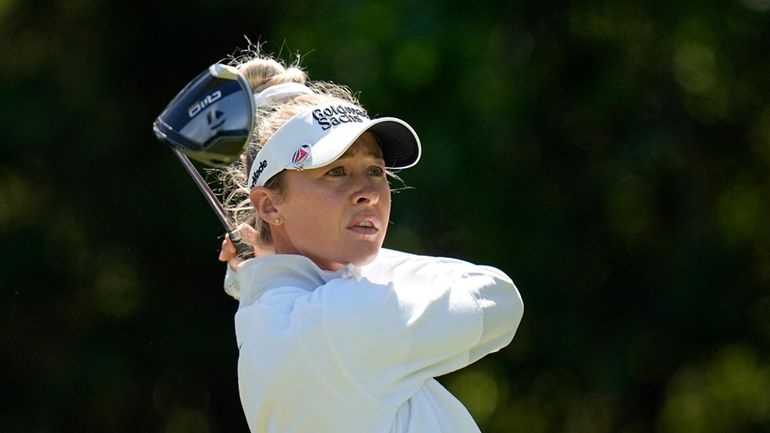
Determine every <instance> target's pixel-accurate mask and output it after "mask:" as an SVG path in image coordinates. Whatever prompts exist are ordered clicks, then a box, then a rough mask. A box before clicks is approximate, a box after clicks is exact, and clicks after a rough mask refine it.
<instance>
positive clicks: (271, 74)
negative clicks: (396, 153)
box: [219, 45, 363, 246]
mask: <svg viewBox="0 0 770 433" xmlns="http://www.w3.org/2000/svg"><path fill="white" fill-rule="evenodd" d="M230 65H232V66H235V67H236V68H237V69H238V70H239V71H240V72H241V73H242V74H243V76H244V77H246V79H247V81H248V82H249V86H250V87H251V89H252V91H253V92H254V93H255V94H257V93H259V92H262V91H263V90H265V89H267V88H269V87H270V86H274V85H276V84H281V83H289V82H294V83H301V84H305V85H306V86H307V87H308V88H310V89H311V90H312V91H313V93H312V94H300V95H297V96H295V97H289V98H288V99H284V100H280V101H277V102H271V104H270V105H268V106H264V107H258V109H257V111H256V113H255V119H254V131H253V132H252V136H251V140H250V143H249V145H248V148H247V150H246V151H245V152H244V153H243V154H242V155H241V157H240V159H239V160H238V161H236V162H234V163H233V164H231V165H230V166H228V167H225V168H223V169H220V171H219V181H220V183H221V185H222V204H223V205H224V207H225V210H226V211H227V212H228V214H229V215H230V219H231V220H232V221H233V222H234V223H235V224H236V225H240V224H242V223H247V224H250V225H251V226H253V227H254V228H255V229H256V231H257V236H258V238H257V242H258V243H259V244H260V245H261V246H270V245H272V243H273V239H272V235H271V233H270V225H269V224H267V223H266V222H264V221H262V219H261V218H259V216H258V215H257V213H256V211H255V209H254V207H253V206H252V205H251V202H250V201H249V193H250V191H251V190H250V188H249V187H248V182H247V179H248V173H249V169H250V168H251V164H252V162H253V160H254V158H255V157H256V155H257V152H259V151H260V150H261V149H262V146H264V145H265V143H266V142H267V140H268V139H269V138H270V137H271V136H272V135H273V133H275V131H277V130H278V128H280V127H281V126H283V124H284V123H286V122H287V121H288V120H289V119H291V118H292V117H294V116H295V115H297V114H299V113H302V112H304V111H305V110H307V109H309V108H310V107H313V106H315V105H318V104H322V103H326V102H329V103H334V102H341V101H342V102H347V103H352V104H355V105H356V106H358V107H359V108H361V109H362V110H363V108H362V107H361V106H360V104H359V102H358V100H357V98H356V97H355V96H354V95H353V93H352V92H351V91H350V89H348V88H347V87H345V86H341V85H337V84H333V83H329V82H322V81H315V82H313V81H308V76H307V74H306V73H305V72H304V71H303V70H302V69H301V68H300V67H299V58H298V59H297V60H296V61H295V63H294V64H292V65H290V66H287V65H285V64H284V63H282V62H281V61H280V60H276V59H274V58H272V57H270V56H268V55H264V54H262V53H260V49H259V46H253V45H252V46H250V47H249V48H248V49H247V50H245V51H244V52H243V53H242V54H241V55H240V56H238V57H233V58H232V59H231V61H230ZM282 174H283V172H281V173H278V174H277V175H276V176H274V177H273V178H271V179H270V180H269V181H268V182H267V184H266V185H265V186H266V187H267V188H270V189H273V190H275V191H277V192H278V194H279V197H280V195H281V193H282V192H283V188H284V185H283V182H282V179H283V176H282Z"/></svg>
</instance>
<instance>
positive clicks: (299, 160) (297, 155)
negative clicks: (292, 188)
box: [291, 144, 310, 170]
mask: <svg viewBox="0 0 770 433" xmlns="http://www.w3.org/2000/svg"><path fill="white" fill-rule="evenodd" d="M309 156H310V145H309V144H303V145H302V146H300V147H299V148H298V149H297V150H295V151H294V156H293V157H292V158H291V164H292V165H293V166H294V168H296V169H298V170H301V169H302V165H303V164H305V160H306V159H307V158H308V157H309Z"/></svg>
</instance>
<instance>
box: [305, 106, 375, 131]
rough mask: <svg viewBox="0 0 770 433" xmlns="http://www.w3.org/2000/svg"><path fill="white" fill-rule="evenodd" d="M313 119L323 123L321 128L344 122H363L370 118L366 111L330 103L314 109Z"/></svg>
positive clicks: (325, 128) (320, 123)
mask: <svg viewBox="0 0 770 433" xmlns="http://www.w3.org/2000/svg"><path fill="white" fill-rule="evenodd" d="M313 119H315V120H316V122H318V124H319V125H321V129H323V130H324V131H326V130H327V129H329V128H331V127H334V126H337V125H341V124H343V123H351V122H355V123H363V122H364V121H366V120H369V116H367V115H366V111H364V110H362V109H360V108H357V107H353V106H349V105H330V106H328V107H325V108H317V109H315V110H313Z"/></svg>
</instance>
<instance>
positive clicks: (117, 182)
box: [0, 0, 770, 433]
mask: <svg viewBox="0 0 770 433" xmlns="http://www.w3.org/2000/svg"><path fill="white" fill-rule="evenodd" d="M244 36H247V37H249V38H250V39H251V40H252V41H254V42H257V41H263V42H265V44H264V49H265V51H267V52H272V53H274V54H279V55H281V57H283V58H284V59H286V60H287V61H292V60H294V59H295V57H296V55H297V54H299V55H301V57H302V64H303V65H304V66H305V67H306V68H307V70H308V72H309V73H310V76H311V79H320V80H330V81H335V82H339V83H343V84H347V85H349V86H350V87H351V88H353V89H354V90H355V91H360V92H361V100H362V102H363V103H364V105H365V106H366V107H367V108H368V109H369V111H370V113H373V114H376V115H395V116H399V117H402V118H404V119H406V120H407V121H409V122H410V123H411V124H412V125H414V126H415V128H416V129H417V131H418V133H419V134H420V136H421V138H422V141H423V146H424V153H423V160H422V162H421V163H420V165H419V166H417V167H416V168H414V169H411V170H408V171H405V172H403V173H402V177H403V178H404V180H405V182H406V183H407V185H409V186H411V187H413V189H410V190H406V191H402V192H400V193H398V194H397V195H396V196H395V198H394V211H393V216H392V220H393V223H392V225H391V227H390V232H389V238H388V240H387V241H386V245H387V246H389V247H393V248H400V249H405V250H408V251H412V252H417V253H427V254H433V255H445V256H452V257H459V258H463V259H467V260H471V261H474V262H480V263H488V264H492V265H495V266H497V267H499V268H501V269H503V270H505V271H506V272H507V273H508V274H509V275H511V276H512V278H513V279H514V281H515V282H516V283H517V285H518V286H519V288H520V291H521V293H522V295H523V297H524V300H525V304H526V312H525V317H524V321H523V323H522V325H521V327H520V329H519V332H518V334H517V337H516V339H515V340H514V342H513V344H512V345H511V346H509V347H508V348H506V349H504V350H503V351H501V352H500V353H498V354H495V355H493V356H491V357H488V358H486V359H484V360H482V361H480V362H479V363H477V364H476V365H473V366H471V367H469V368H466V369H464V370H462V371H460V372H458V373H455V374H452V375H449V376H446V377H443V378H441V381H442V382H443V383H445V384H446V385H447V386H448V387H449V388H450V389H451V390H452V391H453V392H454V393H455V394H456V395H457V396H458V397H459V398H460V399H461V400H462V401H463V402H464V403H465V404H466V406H467V407H468V408H469V409H470V411H471V413H472V414H473V416H474V417H475V419H476V420H477V422H478V423H479V424H480V426H481V428H482V430H483V431H484V432H485V433H507V432H524V433H540V432H569V433H588V432H594V433H610V432H613V433H614V432H620V433H647V432H660V433H690V432H692V433H695V432H731V433H735V432H769V431H770V358H769V357H768V355H770V242H769V241H770V226H768V224H767V220H768V217H770V202H769V201H768V198H769V197H770V176H769V175H768V166H769V164H770V98H768V96H770V79H768V77H770V60H769V59H770V0H740V1H738V0H735V1H721V2H697V1H692V0H685V1H673V2H656V1H640V2H633V1H632V2H622V1H610V0H605V1H600V0H594V1H591V0H589V1H581V2H576V1H575V2H555V1H544V2H535V1H529V2H525V1H509V2H503V1H486V0H480V1H475V2H472V3H468V2H460V1H444V2H416V1H407V0H389V1H385V0H371V1H336V2H331V1H324V0H316V1H312V2H311V1H307V0H297V1H295V2H291V3H287V2H278V1H276V0H264V1H259V2H257V1H246V0H219V1H213V0H192V1H187V2H178V1H165V2H160V1H144V2H142V1H139V2H137V1H126V0H113V1H109V2H108V1H107V0H69V1H67V0H0V131H2V139H1V140H0V145H1V146H2V150H3V155H2V159H0V245H2V260H1V261H0V285H1V290H0V372H1V373H0V378H1V380H2V383H0V431H1V432H137V431H141V432H166V433H177V432H180V433H181V432H191V433H198V432H200V433H208V432H212V433H213V432H247V427H246V422H245V420H244V417H243V414H242V411H241V408H240V403H239V400H238V391H237V382H236V381H237V379H236V359H237V348H236V345H235V339H234V331H233V313H234V312H235V309H236V308H237V305H236V303H235V302H234V301H233V300H231V299H229V298H228V297H227V296H226V295H225V294H224V293H223V291H222V288H221V282H222V275H223V271H224V269H223V266H222V265H221V264H220V263H219V262H217V260H216V257H217V253H218V247H219V243H220V239H219V236H220V234H221V228H220V227H219V225H218V222H217V220H216V219H215V217H214V216H213V214H212V213H211V211H210V210H209V209H208V207H207V205H206V204H205V203H204V201H203V200H202V199H201V197H200V196H199V193H198V191H197V190H196V189H195V186H194V185H193V183H192V182H191V181H190V179H189V178H188V176H187V174H186V173H185V172H184V170H183V169H182V168H181V166H180V165H179V164H178V162H177V161H176V160H175V158H174V157H173V155H172V153H171V152H170V151H169V150H168V149H167V148H165V147H164V146H163V145H161V144H160V143H159V142H157V141H156V140H155V138H154V136H153V134H152V131H151V123H152V121H153V120H154V118H155V116H157V115H158V114H159V113H160V111H161V110H162V109H163V108H164V107H165V105H166V103H167V102H168V101H169V100H170V99H171V98H172V97H173V96H174V95H175V94H176V92H177V91H178V90H179V89H180V88H181V87H182V86H183V85H184V84H185V83H186V82H187V81H188V80H190V79H191V78H192V77H193V76H195V75H196V74H197V73H198V72H200V71H202V70H203V69H204V68H205V67H207V66H208V65H209V64H211V63H214V62H216V61H218V60H221V59H222V58H224V57H225V56H227V55H229V54H232V53H234V52H235V50H236V49H237V48H245V47H246V46H247V42H246V39H245V38H244Z"/></svg>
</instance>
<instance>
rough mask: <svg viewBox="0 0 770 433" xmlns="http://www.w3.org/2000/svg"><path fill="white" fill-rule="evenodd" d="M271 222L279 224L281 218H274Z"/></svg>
mask: <svg viewBox="0 0 770 433" xmlns="http://www.w3.org/2000/svg"><path fill="white" fill-rule="evenodd" d="M273 222H274V223H275V224H276V225H281V219H280V218H276V219H275V220H274V221H273Z"/></svg>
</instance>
